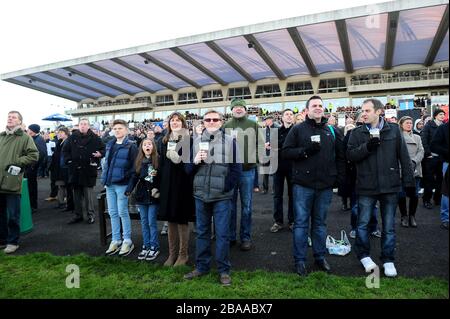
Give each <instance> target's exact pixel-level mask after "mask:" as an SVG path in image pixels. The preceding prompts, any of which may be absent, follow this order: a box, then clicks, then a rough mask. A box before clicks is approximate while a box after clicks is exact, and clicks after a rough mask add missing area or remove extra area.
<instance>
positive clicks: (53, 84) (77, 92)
mask: <svg viewBox="0 0 450 319" xmlns="http://www.w3.org/2000/svg"><path fill="white" fill-rule="evenodd" d="M26 77H27V78H29V79H30V80H31V81H34V82H41V83H44V84H46V85H50V86H53V87H55V88H57V89H60V90H64V91H67V92H72V93H75V94H76V95H81V96H83V97H87V98H90V99H93V100H95V99H97V97H95V96H92V95H89V94H86V93H83V92H80V91H77V90H74V89H70V88H67V87H65V86H62V85H59V84H55V83H52V82H50V81H46V80H42V79H40V78H37V77H35V76H33V75H27V76H26Z"/></svg>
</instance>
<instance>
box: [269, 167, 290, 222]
mask: <svg viewBox="0 0 450 319" xmlns="http://www.w3.org/2000/svg"><path fill="white" fill-rule="evenodd" d="M285 181H286V182H287V188H288V198H289V199H288V222H289V224H291V223H293V222H294V206H293V202H292V183H291V172H290V171H288V170H282V169H280V168H279V169H278V170H277V172H276V173H275V174H274V175H273V189H274V194H273V219H274V221H275V222H276V223H278V224H280V225H281V224H283V194H284V182H285Z"/></svg>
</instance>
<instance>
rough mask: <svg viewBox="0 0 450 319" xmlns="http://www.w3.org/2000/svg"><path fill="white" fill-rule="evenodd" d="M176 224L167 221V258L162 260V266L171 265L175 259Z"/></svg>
mask: <svg viewBox="0 0 450 319" xmlns="http://www.w3.org/2000/svg"><path fill="white" fill-rule="evenodd" d="M177 226H178V225H177V224H175V223H169V228H168V231H167V239H168V241H169V258H167V260H166V261H165V262H164V266H173V264H174V263H175V261H176V260H177V242H178V227H177Z"/></svg>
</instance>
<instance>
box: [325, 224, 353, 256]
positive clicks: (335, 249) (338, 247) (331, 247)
mask: <svg viewBox="0 0 450 319" xmlns="http://www.w3.org/2000/svg"><path fill="white" fill-rule="evenodd" d="M326 247H327V249H328V253H329V254H330V255H339V256H345V255H347V254H348V253H349V252H350V251H351V250H352V245H351V244H350V241H349V240H348V237H347V234H346V232H345V231H344V230H341V239H340V240H337V239H334V238H333V237H331V236H330V235H328V236H327V241H326Z"/></svg>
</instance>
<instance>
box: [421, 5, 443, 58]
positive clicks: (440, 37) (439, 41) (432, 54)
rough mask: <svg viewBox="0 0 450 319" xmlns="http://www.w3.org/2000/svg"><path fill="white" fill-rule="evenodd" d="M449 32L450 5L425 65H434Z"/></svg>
mask: <svg viewBox="0 0 450 319" xmlns="http://www.w3.org/2000/svg"><path fill="white" fill-rule="evenodd" d="M447 32H448V5H447V6H446V7H445V11H444V15H443V16H442V20H441V23H440V24H439V28H438V29H437V32H436V35H435V36H434V39H433V43H432V44H431V47H430V50H429V51H428V54H427V57H426V58H425V62H424V65H425V66H430V65H432V64H433V63H434V59H436V55H437V54H438V52H439V49H440V48H441V45H442V42H443V41H444V39H445V36H446V34H447Z"/></svg>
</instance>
